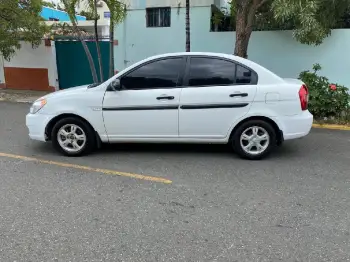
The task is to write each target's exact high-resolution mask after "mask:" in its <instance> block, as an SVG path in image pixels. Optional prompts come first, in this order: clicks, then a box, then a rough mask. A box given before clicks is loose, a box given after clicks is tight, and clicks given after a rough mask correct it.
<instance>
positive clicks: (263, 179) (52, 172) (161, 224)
mask: <svg viewBox="0 0 350 262" xmlns="http://www.w3.org/2000/svg"><path fill="white" fill-rule="evenodd" d="M28 108H29V105H27V104H16V103H5V102H0V136H1V139H0V155H1V154H2V156H0V261H6V262H7V261H17V262H20V261H25V262H28V261H33V262H34V261H35V262H36V261H132V262H135V261H150V262H155V261H186V262H187V261H229V262H233V261H238V262H245V261H247V262H253V261H291V262H292V261H293V262H296V261H315V262H322V261H332V262H333V261H339V262H340V261H348V260H350V190H349V189H350V164H349V163H350V132H349V131H326V130H312V133H311V134H310V135H309V136H308V137H307V138H304V139H301V140H297V141H291V142H287V143H285V144H284V145H283V147H281V148H279V149H278V150H277V151H276V152H275V153H274V154H273V155H272V156H271V157H270V158H268V159H266V160H264V161H258V162H251V161H244V160H241V159H239V158H237V157H236V156H235V155H233V154H232V153H231V152H230V150H228V149H227V148H226V147H225V146H203V145H195V146H191V145H177V146H174V145H151V146H149V145H148V146H147V145H115V146H113V147H106V148H104V149H103V150H101V151H99V152H97V153H96V154H94V155H91V156H88V157H84V158H74V159H72V158H65V157H61V156H59V155H57V154H56V152H55V151H53V149H52V148H51V145H50V144H42V143H38V142H32V141H30V140H29V139H28V137H27V130H26V127H25V114H26V113H27V111H28ZM6 154H11V155H10V156H18V158H14V157H6V156H4V155H6ZM23 156H26V157H31V158H30V159H25V158H23ZM32 158H35V159H41V160H44V161H45V160H46V161H47V162H45V163H44V162H40V161H39V162H38V161H35V160H33V159H32ZM50 161H55V162H50ZM56 162H60V163H71V164H74V165H79V166H82V165H83V166H88V167H90V169H91V170H92V171H91V170H83V169H81V168H75V166H72V167H65V166H60V164H57V163H56ZM93 168H104V169H110V170H116V172H117V171H123V172H128V173H133V174H134V173H136V174H140V175H147V176H154V177H161V178H165V179H169V180H171V181H172V183H171V184H163V183H158V182H153V181H145V180H140V179H135V178H130V177H124V176H116V175H113V174H107V173H106V172H105V173H103V172H94V171H93Z"/></svg>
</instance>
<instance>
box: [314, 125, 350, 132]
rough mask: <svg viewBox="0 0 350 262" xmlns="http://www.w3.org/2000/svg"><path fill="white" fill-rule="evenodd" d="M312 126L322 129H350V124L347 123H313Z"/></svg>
mask: <svg viewBox="0 0 350 262" xmlns="http://www.w3.org/2000/svg"><path fill="white" fill-rule="evenodd" d="M312 127H313V128H320V129H330V130H346V131H350V126H346V125H331V124H313V125H312Z"/></svg>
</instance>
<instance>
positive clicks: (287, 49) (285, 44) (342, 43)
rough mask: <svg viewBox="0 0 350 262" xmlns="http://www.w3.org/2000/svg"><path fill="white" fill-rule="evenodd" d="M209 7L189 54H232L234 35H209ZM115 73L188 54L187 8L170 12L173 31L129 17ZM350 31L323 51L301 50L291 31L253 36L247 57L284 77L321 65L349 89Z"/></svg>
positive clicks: (200, 13) (120, 35)
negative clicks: (156, 58) (160, 58)
mask: <svg viewBox="0 0 350 262" xmlns="http://www.w3.org/2000/svg"><path fill="white" fill-rule="evenodd" d="M210 16H211V9H210V7H195V8H192V9H191V51H207V52H220V53H228V54H233V51H234V46H235V32H210ZM115 39H117V40H119V45H118V46H116V47H115V52H114V54H115V68H116V70H119V71H120V70H122V69H124V68H125V67H126V66H129V65H131V64H133V63H135V62H138V61H140V60H142V59H144V58H146V57H149V56H152V55H157V54H161V53H169V52H181V51H182V52H183V51H185V46H186V45H185V43H186V34H185V8H180V10H179V12H178V9H177V8H172V12H171V27H163V28H147V27H146V19H145V10H133V11H129V12H128V16H127V18H126V20H125V21H124V22H123V23H122V24H120V25H118V26H117V27H116V30H115ZM349 43H350V29H337V30H332V34H331V36H329V37H327V38H326V39H325V40H324V41H323V43H322V44H321V45H319V46H309V45H303V44H300V43H299V42H297V41H296V40H295V39H294V38H293V32H292V31H265V32H253V34H252V37H251V39H250V42H249V48H248V57H249V59H250V60H253V61H255V62H257V63H259V64H261V65H263V66H265V67H266V68H268V69H270V70H271V71H273V72H275V73H277V74H278V75H280V76H281V77H292V78H295V77H298V75H299V73H300V72H301V71H303V70H311V69H312V66H313V64H315V63H320V64H321V66H322V71H321V72H320V74H322V75H324V76H326V77H328V78H329V80H330V81H331V82H334V83H338V84H342V85H345V86H347V87H350V74H349V68H350V53H349V52H348V48H349Z"/></svg>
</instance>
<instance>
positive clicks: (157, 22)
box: [146, 7, 171, 27]
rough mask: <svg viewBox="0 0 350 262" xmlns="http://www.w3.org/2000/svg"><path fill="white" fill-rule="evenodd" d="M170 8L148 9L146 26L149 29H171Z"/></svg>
mask: <svg viewBox="0 0 350 262" xmlns="http://www.w3.org/2000/svg"><path fill="white" fill-rule="evenodd" d="M170 14H171V9H170V7H161V8H147V9H146V26H147V27H170Z"/></svg>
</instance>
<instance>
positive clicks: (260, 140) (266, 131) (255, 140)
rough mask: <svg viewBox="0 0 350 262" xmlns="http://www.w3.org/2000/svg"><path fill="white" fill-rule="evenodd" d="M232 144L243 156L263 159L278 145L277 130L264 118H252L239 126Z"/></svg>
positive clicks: (251, 158)
mask: <svg viewBox="0 0 350 262" xmlns="http://www.w3.org/2000/svg"><path fill="white" fill-rule="evenodd" d="M232 145H233V147H234V149H235V151H236V152H237V154H238V155H239V156H240V157H242V158H245V159H250V160H259V159H263V158H265V157H266V156H267V155H269V154H270V153H271V151H272V150H273V148H274V147H275V146H276V132H275V130H274V128H273V127H272V126H271V124H269V123H267V122H265V121H263V120H250V121H247V122H245V123H243V124H241V125H240V126H239V127H238V128H237V130H236V131H235V133H234V136H233V139H232Z"/></svg>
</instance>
